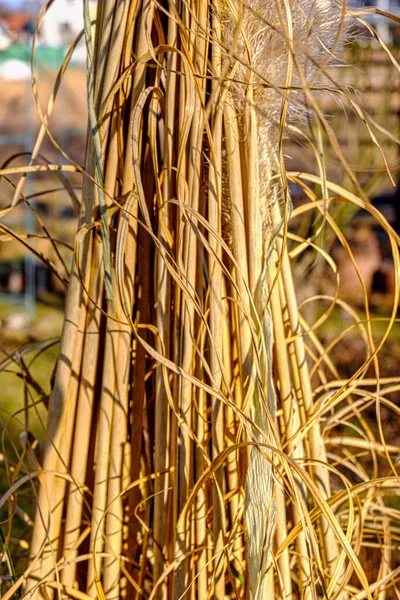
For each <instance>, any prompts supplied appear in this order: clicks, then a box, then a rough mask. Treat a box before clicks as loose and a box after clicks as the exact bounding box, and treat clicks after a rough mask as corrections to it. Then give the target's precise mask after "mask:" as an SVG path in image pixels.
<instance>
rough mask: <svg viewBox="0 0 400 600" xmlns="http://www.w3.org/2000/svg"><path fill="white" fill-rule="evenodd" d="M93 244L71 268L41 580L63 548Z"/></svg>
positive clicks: (43, 514) (43, 502) (39, 524)
mask: <svg viewBox="0 0 400 600" xmlns="http://www.w3.org/2000/svg"><path fill="white" fill-rule="evenodd" d="M89 185H90V184H89ZM89 185H86V187H85V188H84V190H86V191H87V192H88V194H87V197H86V198H85V199H84V201H83V203H82V211H81V225H83V224H84V223H85V222H86V223H90V220H91V210H90V199H91V198H92V196H91V194H90V193H89V190H90V187H89ZM93 243H94V241H93V238H92V236H91V235H87V236H85V237H84V238H83V240H82V242H81V245H82V250H83V252H82V255H81V257H83V260H82V262H81V263H79V264H78V265H77V264H76V262H74V264H73V267H72V271H71V276H70V285H69V291H68V297H67V302H66V307H65V319H64V325H63V333H62V343H61V348H60V356H61V357H62V358H63V360H59V361H58V364H57V371H56V376H55V382H54V389H53V391H52V397H51V401H50V403H49V414H48V422H47V433H48V437H47V439H46V449H45V454H44V463H43V469H44V471H45V473H44V474H43V476H42V480H41V485H40V488H39V494H38V505H37V506H38V509H37V510H38V515H37V518H36V519H35V527H34V531H33V535H32V541H31V547H30V556H31V560H33V559H34V558H35V556H36V555H37V553H38V552H39V550H40V548H41V546H42V544H43V543H44V542H45V539H46V538H47V542H50V544H51V546H50V545H47V543H45V546H44V551H43V554H42V557H41V559H40V562H39V569H38V573H34V574H35V575H37V576H38V577H39V578H41V577H43V576H44V575H45V574H46V573H47V572H49V571H50V570H51V568H52V566H53V564H54V562H55V553H57V550H58V547H59V535H60V530H61V519H62V513H63V500H64V494H65V486H66V483H65V480H64V479H60V478H57V477H56V476H54V475H53V473H57V472H59V471H62V472H65V470H66V469H67V470H68V467H69V459H70V451H71V446H72V438H73V426H74V419H75V410H76V400H77V392H78V386H79V376H78V373H80V363H81V357H82V344H83V340H84V325H85V322H86V306H87V298H86V297H85V294H84V293H83V290H82V285H81V277H82V276H83V277H84V281H85V282H86V285H88V284H89V279H90V273H91V266H92V265H91V259H92V248H93ZM95 252H96V249H95ZM54 507H56V508H54ZM34 585H35V581H34V580H33V579H32V580H31V579H28V582H27V586H26V589H27V591H29V590H30V589H32V587H33V586H34Z"/></svg>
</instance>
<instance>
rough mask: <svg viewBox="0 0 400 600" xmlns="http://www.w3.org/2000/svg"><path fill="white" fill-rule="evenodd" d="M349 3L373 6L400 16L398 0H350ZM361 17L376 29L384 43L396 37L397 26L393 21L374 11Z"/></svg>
mask: <svg viewBox="0 0 400 600" xmlns="http://www.w3.org/2000/svg"><path fill="white" fill-rule="evenodd" d="M349 4H350V6H352V7H354V8H366V9H368V8H375V9H378V10H379V11H382V12H385V13H390V14H392V15H395V16H396V17H400V0H350V2H349ZM362 17H363V19H365V21H367V22H368V23H369V24H370V25H372V26H373V27H374V28H375V29H376V31H377V33H378V35H379V37H380V38H381V39H382V40H383V41H384V42H385V43H392V42H393V41H394V40H395V39H396V37H397V36H396V35H395V34H396V30H398V29H399V26H398V25H397V24H396V23H395V22H394V21H391V20H390V19H388V18H386V17H385V16H384V15H382V14H379V13H378V12H374V11H371V12H369V13H367V14H366V15H363V16H362Z"/></svg>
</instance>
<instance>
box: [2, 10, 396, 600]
mask: <svg viewBox="0 0 400 600" xmlns="http://www.w3.org/2000/svg"><path fill="white" fill-rule="evenodd" d="M45 10H46V8H45V9H44V12H45ZM348 12H349V11H348V8H347V4H346V3H344V6H339V3H338V2H334V1H333V0H332V2H331V1H330V0H269V1H265V0H264V1H262V0H254V1H249V2H248V3H246V2H239V1H238V0H226V1H225V0H196V1H193V2H190V3H187V2H177V3H175V2H169V3H166V2H155V1H153V0H130V1H128V0H99V2H98V7H97V19H96V25H95V39H94V45H93V46H92V39H91V34H92V27H91V24H90V20H89V11H88V7H87V6H86V5H85V37H86V44H87V50H88V105H89V114H90V126H89V131H88V139H87V152H86V163H85V168H84V183H83V193H82V202H81V208H80V219H79V227H78V232H77V234H76V237H75V252H74V263H73V267H72V269H71V272H70V276H69V285H68V294H67V302H66V310H65V319H64V327H63V333H62V339H61V349H60V355H59V359H58V364H57V371H56V375H55V381H54V387H53V390H52V394H51V398H50V404H49V414H48V423H47V430H46V448H45V455H44V463H43V468H42V470H41V471H40V473H39V474H38V479H39V482H40V485H39V490H38V496H37V511H36V518H35V525H34V532H33V537H32V542H31V547H30V565H29V567H28V569H27V572H26V574H25V576H24V578H21V580H19V581H18V582H17V583H16V584H15V585H14V586H13V588H11V589H10V591H9V592H8V593H7V594H6V597H7V598H11V594H12V593H14V590H15V589H18V587H19V586H20V585H22V584H23V583H24V584H25V592H26V595H27V596H26V597H35V598H39V597H43V598H52V597H53V595H54V594H55V593H56V596H57V597H63V598H85V599H86V598H95V597H97V598H99V599H104V598H106V599H107V600H111V599H113V598H120V597H121V598H135V599H137V598H139V597H140V596H142V595H143V596H144V597H147V598H149V599H153V598H156V599H158V600H161V599H167V598H168V599H170V598H171V599H172V598H173V599H175V600H178V599H181V598H191V599H193V600H194V599H195V598H199V599H200V598H201V599H206V598H216V599H217V600H224V599H225V598H246V599H247V598H252V599H254V600H256V599H257V600H258V599H261V598H275V597H276V598H282V599H285V600H290V599H293V600H294V598H298V597H302V598H305V599H307V600H308V599H310V598H317V597H324V598H332V599H333V598H338V597H341V598H344V597H347V596H348V594H349V593H350V594H351V597H354V598H359V599H360V600H361V598H364V597H368V598H371V590H372V587H373V586H372V587H371V589H370V582H368V580H367V578H366V575H365V573H364V571H363V568H362V565H361V564H360V559H359V557H358V554H359V549H360V547H361V541H362V534H360V531H362V529H363V525H362V523H363V522H365V521H368V523H369V526H370V527H371V528H372V529H373V523H374V517H373V516H371V515H372V513H373V511H374V509H375V508H376V504H377V503H378V504H379V502H381V496H379V499H376V494H378V492H377V489H378V488H377V487H376V486H375V487H374V486H372V485H371V486H370V487H368V482H369V480H368V477H366V478H365V487H364V488H362V489H361V488H360V490H358V488H357V486H355V487H354V489H353V488H352V487H351V485H350V483H349V482H348V480H347V479H346V476H345V475H344V474H342V473H341V470H340V467H341V466H342V462H341V460H339V459H338V460H336V459H335V461H334V464H332V465H331V466H329V465H328V461H327V451H326V440H325V439H324V437H323V432H322V430H321V422H322V420H324V419H325V420H326V419H327V418H328V417H330V418H334V415H335V411H336V410H339V409H341V410H348V411H350V412H351V409H350V404H349V403H348V400H349V398H350V394H351V393H355V384H354V385H352V386H350V384H349V383H346V382H345V383H344V384H343V383H341V384H339V383H338V384H337V385H336V387H335V385H333V386H332V390H330V391H329V389H328V387H326V386H327V385H328V383H327V379H326V377H325V375H323V374H322V375H321V376H320V371H319V370H318V368H317V367H316V368H315V369H314V370H313V372H312V373H310V357H311V358H312V356H313V354H312V352H311V353H310V351H309V346H307V343H308V342H307V340H306V337H305V332H306V333H307V335H308V336H309V337H310V340H311V342H310V343H312V344H314V345H315V348H317V350H316V353H317V355H319V354H321V358H320V359H318V360H319V362H321V361H323V360H324V359H323V358H322V357H323V356H324V353H323V349H322V346H321V344H320V343H319V342H318V339H317V338H316V336H315V334H314V333H313V330H312V329H309V328H308V327H307V325H306V324H305V323H304V321H303V320H302V317H301V315H300V313H299V310H298V306H297V301H296V293H295V284H294V281H293V276H292V269H291V260H290V257H289V254H288V250H287V238H288V220H289V216H290V212H291V206H290V198H289V194H288V181H287V173H286V171H285V165H284V153H283V139H284V136H285V135H287V134H288V129H289V126H290V125H291V124H292V126H293V124H296V125H297V124H298V123H299V122H300V121H305V120H308V119H309V118H310V117H311V116H312V115H313V114H316V115H317V116H318V118H319V119H320V120H321V122H322V123H323V124H324V123H325V125H324V127H326V131H328V132H329V126H328V125H327V124H326V122H325V121H324V117H323V115H322V114H321V111H320V110H319V109H318V105H317V103H316V100H315V89H316V88H318V89H319V90H322V89H324V88H325V89H328V87H329V86H331V87H332V86H333V83H332V82H331V81H330V79H329V74H328V71H327V67H328V66H329V65H330V64H331V63H332V62H333V61H335V60H336V55H337V52H338V50H339V48H340V46H341V45H342V44H343V40H344V38H345V36H346V34H347V31H348V19H347V14H348ZM43 14H44V13H43ZM333 87H334V86H333ZM43 128H44V130H48V127H47V121H46V118H43ZM48 133H49V134H50V132H48ZM330 133H331V132H330ZM332 139H333V138H332ZM310 144H311V145H312V141H311V140H310ZM321 160H322V159H321V155H320V154H318V152H316V161H317V163H318V165H320V166H321V164H322V163H321ZM75 167H76V169H79V166H78V165H75ZM310 177H312V176H310ZM297 181H298V182H299V183H300V184H301V185H302V186H303V188H304V190H305V191H306V193H307V195H308V197H309V200H310V202H309V204H310V207H311V206H312V204H313V202H315V205H314V206H315V207H317V210H320V211H323V210H324V204H325V202H326V198H327V196H328V195H329V193H333V192H332V190H333V191H334V192H335V193H338V191H337V190H336V189H335V188H334V187H333V188H332V184H330V183H329V182H327V181H326V180H324V177H323V168H322V166H321V169H320V171H319V175H318V176H314V181H313V180H312V179H308V180H307V177H305V178H303V179H301V176H300V175H299V176H298V177H297ZM309 181H311V182H314V183H315V184H316V188H315V189H317V188H318V189H319V190H322V191H321V192H315V191H313V190H312V189H311V187H309V186H308V185H307V182H309ZM316 193H317V194H319V193H321V194H322V198H323V200H324V202H322V200H321V198H319V197H318V196H317V195H316ZM361 198H362V196H361ZM351 199H352V201H354V202H357V201H358V202H364V204H365V200H364V199H363V198H362V199H361V200H357V197H356V196H352V197H351ZM310 210H311V208H310ZM312 210H314V208H312ZM326 218H327V220H328V222H329V223H330V224H331V225H332V223H331V220H329V215H328V216H327V217H326ZM332 226H333V225H332ZM385 227H387V231H389V226H387V224H385ZM389 235H394V234H393V232H391V231H389ZM310 243H311V242H310ZM396 243H397V241H396ZM393 244H394V242H393ZM306 245H307V244H306ZM300 247H302V246H301V243H300ZM394 252H395V250H394ZM396 256H397V255H396ZM307 339H308V338H307ZM318 344H319V345H318ZM314 358H315V357H314ZM315 360H317V359H315ZM371 360H372V359H371ZM326 361H327V364H328V366H329V368H331V369H332V372H333V376H334V377H335V372H334V367H333V366H331V365H330V363H329V360H328V358H326ZM273 362H274V365H275V368H274V370H273V368H272V364H273ZM317 362H318V361H317ZM318 364H319V363H318ZM315 372H317V375H316V377H317V378H318V377H320V386H322V388H321V389H320V388H318V390H319V391H317V392H315V390H313V389H312V386H311V381H312V375H315ZM335 381H336V380H335ZM353 381H356V380H354V379H352V380H351V382H353ZM360 381H361V380H360ZM357 393H358V392H357ZM354 416H355V418H360V419H361V421H362V418H361V417H360V412H354ZM361 421H360V422H361ZM327 431H329V427H328V429H327ZM368 439H369V441H370V442H371V444H372V443H373V442H372V438H371V437H369V438H368ZM371 448H372V446H371ZM375 450H376V449H374V451H375ZM371 452H372V450H371ZM346 457H347V458H345V459H343V465H344V467H345V468H348V464H349V462H347V463H346V461H350V462H351V460H350V459H349V458H348V456H347V455H346ZM332 480H334V481H335V486H336V487H335V491H334V493H333V491H332V485H331V484H332ZM388 481H391V480H390V478H389V479H388V480H387V482H388ZM385 485H387V486H388V487H390V484H389V483H386V484H385ZM361 487H362V486H361ZM360 494H364V496H366V497H367V500H366V503H365V504H364V505H363V508H361V506H360V502H359V495H360ZM378 495H379V494H378ZM382 519H383V521H382V528H383V530H384V531H386V533H387V532H388V531H389V529H388V526H387V522H386V521H385V519H386V517H385V516H384V517H382ZM385 528H386V529H385ZM384 535H386V534H384ZM387 538H388V534H387V535H386V538H385V539H387ZM389 554H390V553H389ZM389 554H388V553H387V552H386V553H385V556H384V559H382V568H381V569H380V574H379V577H380V579H379V581H380V583H379V586H381V587H380V588H379V586H378V588H377V589H378V590H379V589H381V590H382V589H384V588H383V587H382V586H384V584H385V583H386V582H387V581H389V580H390V578H391V577H392V578H393V577H394V575H393V573H391V568H390V556H389ZM388 556H389V558H388ZM357 586H358V587H357ZM374 589H375V588H374ZM383 597H384V596H381V595H380V596H379V598H380V600H381V598H383Z"/></svg>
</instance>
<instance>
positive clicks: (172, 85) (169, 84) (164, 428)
mask: <svg viewBox="0 0 400 600" xmlns="http://www.w3.org/2000/svg"><path fill="white" fill-rule="evenodd" d="M176 36H177V27H176V23H175V22H174V20H173V19H169V21H168V43H169V45H171V46H174V45H175V44H176ZM167 61H168V62H167V65H168V67H167V69H168V70H167V79H166V104H165V137H164V148H163V151H164V171H163V187H162V193H163V197H162V200H163V202H164V203H165V204H164V206H163V207H162V208H161V206H160V207H159V209H158V211H159V212H158V218H159V228H158V237H159V239H160V241H161V243H162V244H163V245H165V246H166V247H167V248H169V250H170V251H172V248H171V245H172V239H171V238H170V237H169V236H168V234H167V232H168V231H169V229H170V227H171V207H170V206H169V204H167V202H168V201H169V200H170V198H171V197H172V195H173V177H172V172H171V167H172V164H173V152H174V150H173V136H174V131H175V99H176V80H177V77H176V73H175V71H176V65H177V54H176V53H175V52H172V53H170V54H169V55H168V57H167ZM164 261H165V259H164V258H163V257H162V256H161V254H158V257H157V289H158V294H157V316H156V323H157V330H158V334H159V350H160V352H161V351H162V350H163V351H164V352H165V353H166V354H167V355H169V348H170V335H171V331H170V317H169V309H170V306H171V280H170V276H169V273H168V269H167V267H166V265H165V262H164ZM168 428H169V415H168V400H167V394H166V390H165V382H164V375H163V368H162V367H161V365H158V366H157V371H156V408H155V443H154V454H155V457H154V467H155V470H156V472H161V471H164V470H165V468H166V466H167V460H168ZM167 482H168V478H167V477H158V478H157V479H156V481H155V483H154V492H155V498H154V539H155V540H156V542H157V544H156V546H155V548H154V572H153V577H154V583H155V582H157V581H158V579H159V578H160V576H161V575H162V572H163V570H164V566H165V559H164V556H165V554H164V553H165V541H166V534H167V521H168V515H167V513H166V508H167V503H166V500H167V491H166V485H167ZM165 592H166V588H165V585H164V586H163V587H160V588H159V590H158V592H157V594H156V600H161V598H163V596H164V594H165Z"/></svg>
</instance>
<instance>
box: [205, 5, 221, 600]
mask: <svg viewBox="0 0 400 600" xmlns="http://www.w3.org/2000/svg"><path fill="white" fill-rule="evenodd" d="M213 22H214V27H215V28H217V30H216V31H214V32H213V35H214V44H213V47H212V66H213V75H214V77H215V79H216V80H218V79H219V77H220V74H221V53H220V50H219V47H218V43H217V41H216V39H215V38H216V37H217V35H218V28H219V24H218V23H217V19H216V18H215V17H214V21H213ZM215 85H217V84H216V83H215V82H214V85H213V87H215ZM222 123H223V122H222V107H221V106H219V105H218V104H217V106H216V111H215V113H214V114H213V125H212V150H213V161H212V162H211V164H210V169H209V190H208V222H209V224H210V227H211V229H212V230H213V231H214V232H216V233H218V234H219V235H221V233H222V232H221V213H222ZM209 243H210V249H211V252H210V255H209V274H210V284H209V285H210V334H211V338H212V343H211V346H210V367H211V375H212V378H213V382H214V386H215V388H216V389H221V384H222V372H221V367H222V364H223V363H222V340H223V329H222V326H223V307H222V289H223V288H222V269H221V262H222V249H221V245H220V244H219V243H218V241H217V240H216V238H215V237H214V235H213V234H211V235H210V241H209ZM211 420H212V426H211V432H212V433H211V436H212V454H211V458H212V459H215V458H216V457H217V456H218V454H219V453H220V452H221V450H222V448H223V447H224V411H223V406H222V404H221V401H220V400H219V399H217V398H215V397H212V398H211ZM222 490H223V469H222V467H221V468H219V469H218V470H217V472H216V473H215V480H214V483H213V507H214V511H213V536H214V552H215V554H216V556H217V558H216V559H215V564H214V582H215V583H214V596H215V598H216V599H217V600H220V599H223V598H224V594H225V579H224V570H225V569H224V566H225V565H224V556H223V553H222V549H223V547H224V543H225V539H224V537H225V524H224V520H223V510H224V509H223V506H221V494H222Z"/></svg>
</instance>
